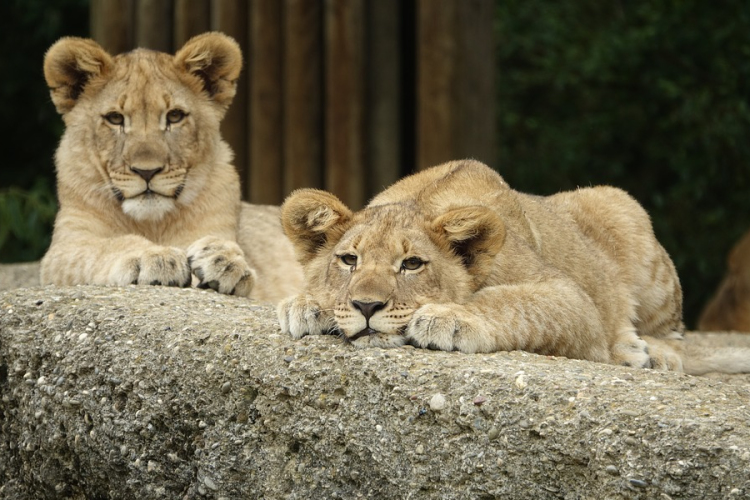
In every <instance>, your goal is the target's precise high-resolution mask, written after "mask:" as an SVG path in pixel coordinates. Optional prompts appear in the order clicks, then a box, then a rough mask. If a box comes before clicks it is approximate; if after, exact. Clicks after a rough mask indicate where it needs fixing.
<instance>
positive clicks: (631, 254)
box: [278, 160, 750, 374]
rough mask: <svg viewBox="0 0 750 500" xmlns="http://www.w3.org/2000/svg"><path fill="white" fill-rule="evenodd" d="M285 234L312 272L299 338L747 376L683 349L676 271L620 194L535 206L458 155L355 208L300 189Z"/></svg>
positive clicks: (290, 307) (740, 364) (727, 355)
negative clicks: (331, 334)
mask: <svg viewBox="0 0 750 500" xmlns="http://www.w3.org/2000/svg"><path fill="white" fill-rule="evenodd" d="M282 224H283V226H284V230H285V231H286V234H287V235H288V236H289V237H290V238H291V240H292V242H293V244H294V246H295V249H296V252H297V257H298V259H299V261H300V262H301V263H302V265H303V268H304V272H305V278H306V290H305V293H304V294H301V295H298V296H296V297H290V298H287V299H285V300H283V301H282V302H281V303H280V305H279V307H278V313H279V320H280V323H281V328H282V330H284V331H285V332H289V333H291V335H292V336H293V337H295V338H299V337H302V336H303V335H306V334H319V333H323V332H326V331H332V330H338V331H340V332H341V333H342V334H343V336H344V338H345V339H347V340H348V341H350V342H351V343H352V344H353V345H354V346H356V347H365V346H376V347H396V346H400V345H402V344H404V343H407V342H409V343H412V344H414V345H416V346H419V347H430V348H436V349H443V350H459V351H462V352H467V353H475V352H492V351H504V350H513V349H522V350H526V351H531V352H536V353H541V354H548V355H557V356H567V357H570V358H580V359H587V360H591V361H599V362H604V363H613V364H621V365H627V366H635V367H654V368H659V369H672V370H683V369H684V370H685V371H687V372H689V373H694V374H698V373H704V372H707V371H714V370H722V371H728V372H737V371H748V370H750V350H745V351H729V350H727V351H721V352H717V353H714V354H709V355H706V356H704V355H702V354H701V353H693V352H691V353H689V354H688V353H686V352H684V351H685V350H684V349H683V346H682V331H683V324H682V320H681V313H682V311H681V309H682V292H681V288H680V283H679V280H678V278H677V274H676V272H675V268H674V265H673V264H672V261H671V260H670V258H669V256H668V255H667V253H666V251H665V250H664V248H662V247H661V245H659V243H658V242H657V241H656V238H655V237H654V233H653V231H652V228H651V223H650V220H649V217H648V215H647V214H646V212H645V211H644V210H643V209H642V208H641V206H640V205H639V204H638V203H637V202H636V201H635V200H633V199H632V198H631V197H630V196H628V195H627V194H626V193H625V192H623V191H621V190H619V189H615V188H611V187H595V188H587V189H579V190H577V191H573V192H564V193H560V194H557V195H554V196H549V197H539V196H531V195H527V194H523V193H519V192H517V191H514V190H512V189H511V188H510V187H508V185H507V184H506V183H505V181H504V180H503V179H502V178H501V177H500V176H499V175H498V174H497V173H495V172H494V171H493V170H491V169H490V168H488V167H487V166H485V165H483V164H482V163H479V162H476V161H471V160H466V161H456V162H451V163H447V164H444V165H440V166H438V167H434V168H432V169H429V170H426V171H423V172H421V173H418V174H416V175H413V176H411V177H407V178H405V179H403V180H401V181H399V182H397V183H396V184H394V185H393V186H391V187H390V188H388V189H386V190H385V191H384V192H383V193H381V194H380V195H378V196H376V197H375V199H373V200H372V202H371V203H370V204H369V206H368V207H367V208H365V209H364V210H362V211H360V212H357V213H352V212H351V211H350V210H349V209H348V208H347V207H346V206H344V205H343V204H342V203H341V202H340V201H339V200H338V199H337V198H336V197H334V196H333V195H331V194H329V193H326V192H323V191H318V190H313V189H302V190H298V191H296V192H294V193H293V194H292V195H291V196H290V197H289V198H288V199H287V200H286V202H285V203H284V205H283V206H282Z"/></svg>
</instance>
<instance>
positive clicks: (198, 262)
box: [187, 236, 255, 297]
mask: <svg viewBox="0 0 750 500" xmlns="http://www.w3.org/2000/svg"><path fill="white" fill-rule="evenodd" d="M187 255H188V260H189V262H190V267H191V268H192V270H193V274H195V277H196V278H198V280H199V283H198V287H199V288H213V289H214V290H216V291H217V292H219V293H225V294H228V295H239V296H242V297H247V296H249V295H250V292H251V291H252V289H253V285H254V284H255V271H254V270H253V269H252V268H250V266H249V265H248V264H247V261H246V260H245V254H244V253H242V249H240V246H239V245H238V244H237V243H235V242H234V241H230V240H223V239H221V238H216V237H214V236H206V237H205V238H201V239H199V240H198V241H196V242H195V243H193V244H192V245H190V247H188V250H187Z"/></svg>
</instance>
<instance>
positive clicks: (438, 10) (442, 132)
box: [417, 0, 495, 169]
mask: <svg viewBox="0 0 750 500" xmlns="http://www.w3.org/2000/svg"><path fill="white" fill-rule="evenodd" d="M492 6H493V3H492V0H418V4H417V10H418V12H417V24H418V26H417V29H418V32H419V36H418V42H417V43H418V49H417V50H418V55H417V63H418V75H417V80H418V84H417V102H418V104H417V105H418V107H419V109H418V110H417V144H418V145H417V164H418V168H420V169H424V168H427V167H430V166H433V165H437V164H439V163H442V162H445V161H448V160H452V159H458V158H465V157H474V158H477V159H482V160H484V161H487V162H490V163H492V162H493V161H494V148H493V146H492V144H493V143H494V130H495V126H494V123H495V122H494V120H495V118H494V107H493V104H494V88H493V78H492V75H493V71H494V64H495V62H494V59H493V57H492V53H493V50H492V19H493V16H492Z"/></svg>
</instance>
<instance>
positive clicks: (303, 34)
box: [282, 0, 323, 193]
mask: <svg viewBox="0 0 750 500" xmlns="http://www.w3.org/2000/svg"><path fill="white" fill-rule="evenodd" d="M321 7H322V5H321V0H286V1H285V2H284V66H283V70H282V71H283V77H282V85H283V118H282V120H283V125H282V128H283V132H284V191H285V193H289V192H291V191H292V190H293V189H296V188H301V187H322V186H321V184H322V177H323V174H322V158H323V155H322V142H323V133H322V131H323V117H322V82H321V79H322V76H321V75H322V69H321V63H322V54H321V40H322V37H321V20H322V9H321Z"/></svg>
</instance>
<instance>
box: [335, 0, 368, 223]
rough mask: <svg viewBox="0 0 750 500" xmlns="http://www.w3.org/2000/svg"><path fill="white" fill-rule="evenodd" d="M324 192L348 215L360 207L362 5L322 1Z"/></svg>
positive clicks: (351, 0) (345, 0)
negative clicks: (342, 205)
mask: <svg viewBox="0 0 750 500" xmlns="http://www.w3.org/2000/svg"><path fill="white" fill-rule="evenodd" d="M325 5H326V9H325V71H326V74H325V87H326V110H325V144H326V149H325V159H326V161H325V166H326V171H325V173H326V175H325V187H326V189H328V190H329V191H331V192H333V193H334V194H336V195H337V196H338V197H340V198H341V200H342V201H343V202H344V203H346V204H347V205H349V206H350V207H352V208H354V209H358V208H360V207H362V206H363V205H364V197H365V191H364V180H365V165H364V161H365V158H364V144H363V141H364V120H363V111H364V109H363V106H364V102H363V101H364V82H363V76H364V75H363V74H362V70H363V61H364V56H365V54H364V32H363V31H364V19H363V16H364V5H363V1H362V0H326V4H325Z"/></svg>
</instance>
